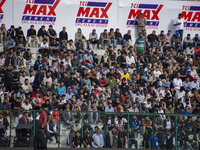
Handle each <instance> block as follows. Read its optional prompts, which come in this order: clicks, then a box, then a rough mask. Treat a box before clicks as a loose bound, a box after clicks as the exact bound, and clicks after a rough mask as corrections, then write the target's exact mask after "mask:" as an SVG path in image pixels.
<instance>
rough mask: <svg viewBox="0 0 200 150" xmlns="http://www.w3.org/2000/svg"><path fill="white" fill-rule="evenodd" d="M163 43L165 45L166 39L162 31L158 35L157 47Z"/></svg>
mask: <svg viewBox="0 0 200 150" xmlns="http://www.w3.org/2000/svg"><path fill="white" fill-rule="evenodd" d="M165 43H166V37H165V34H164V31H163V30H162V31H161V32H160V34H159V35H158V44H159V47H161V46H162V45H165Z"/></svg>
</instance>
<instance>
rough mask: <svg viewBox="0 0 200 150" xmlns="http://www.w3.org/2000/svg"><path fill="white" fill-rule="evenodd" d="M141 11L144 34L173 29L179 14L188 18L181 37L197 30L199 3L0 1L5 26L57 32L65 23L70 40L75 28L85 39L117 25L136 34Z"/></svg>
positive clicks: (72, 0)
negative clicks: (43, 27)
mask: <svg viewBox="0 0 200 150" xmlns="http://www.w3.org/2000/svg"><path fill="white" fill-rule="evenodd" d="M141 12H142V13H143V15H144V17H145V18H146V19H147V26H146V29H147V33H148V34H150V33H151V32H152V30H156V31H157V34H159V33H160V31H161V30H164V31H165V32H167V30H169V29H170V30H172V31H174V27H173V22H174V19H176V18H177V16H178V14H179V13H182V14H183V18H184V19H185V20H186V21H188V23H187V24H186V26H185V30H184V36H186V34H187V33H190V34H191V35H192V37H193V36H194V34H196V33H199V31H200V2H186V1H185V2H181V1H157V0H118V1H117V0H91V1H80V0H0V22H2V23H5V24H6V27H7V28H9V27H10V25H12V24H14V25H15V26H16V27H18V26H22V29H23V30H24V33H25V35H26V33H27V30H28V29H29V28H30V25H31V24H34V25H35V29H36V30H37V31H38V29H39V28H40V27H41V26H42V25H45V26H46V29H48V26H49V25H50V24H52V25H53V26H54V29H55V30H56V32H57V34H59V32H60V31H61V30H62V27H63V26H66V28H67V32H68V35H69V38H70V39H74V37H75V32H76V31H77V29H78V28H81V29H82V32H83V34H84V36H86V38H88V36H89V33H90V32H91V31H92V29H96V30H97V33H98V35H100V33H101V32H103V30H104V29H105V28H106V29H110V28H114V29H115V28H120V30H121V33H122V34H125V33H126V32H127V30H129V29H130V30H131V31H132V38H133V39H135V38H136V37H137V34H136V33H137V23H136V18H137V16H138V15H139V13H141Z"/></svg>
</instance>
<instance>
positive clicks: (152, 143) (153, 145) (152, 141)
mask: <svg viewBox="0 0 200 150" xmlns="http://www.w3.org/2000/svg"><path fill="white" fill-rule="evenodd" d="M157 134H158V131H155V133H154V135H151V137H150V138H149V149H159V146H158V137H157Z"/></svg>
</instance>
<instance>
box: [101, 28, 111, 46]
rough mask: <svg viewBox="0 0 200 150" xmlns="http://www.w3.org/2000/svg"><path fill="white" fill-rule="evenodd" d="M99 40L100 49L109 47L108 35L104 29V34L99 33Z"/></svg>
mask: <svg viewBox="0 0 200 150" xmlns="http://www.w3.org/2000/svg"><path fill="white" fill-rule="evenodd" d="M100 40H101V46H102V49H105V45H107V46H108V45H109V35H108V32H107V29H105V30H104V32H102V33H101V35H100Z"/></svg>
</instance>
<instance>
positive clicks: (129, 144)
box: [128, 140, 138, 149]
mask: <svg viewBox="0 0 200 150" xmlns="http://www.w3.org/2000/svg"><path fill="white" fill-rule="evenodd" d="M133 144H135V148H136V149H137V148H138V142H137V140H128V148H131V147H132V145H133Z"/></svg>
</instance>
